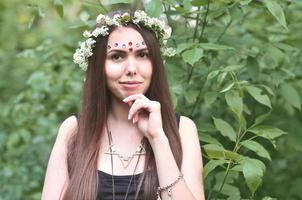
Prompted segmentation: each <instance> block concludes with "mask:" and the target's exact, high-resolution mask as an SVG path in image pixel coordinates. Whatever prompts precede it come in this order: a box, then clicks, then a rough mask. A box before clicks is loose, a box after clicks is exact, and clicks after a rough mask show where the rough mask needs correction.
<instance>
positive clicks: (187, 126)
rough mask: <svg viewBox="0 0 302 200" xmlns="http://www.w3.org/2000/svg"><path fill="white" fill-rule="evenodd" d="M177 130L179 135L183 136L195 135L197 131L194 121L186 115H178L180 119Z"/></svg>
mask: <svg viewBox="0 0 302 200" xmlns="http://www.w3.org/2000/svg"><path fill="white" fill-rule="evenodd" d="M179 132H180V134H181V135H180V136H185V135H188V134H190V135H192V134H194V135H197V134H198V131H197V127H196V124H195V122H194V121H193V120H192V119H190V118H189V117H186V116H180V120H179Z"/></svg>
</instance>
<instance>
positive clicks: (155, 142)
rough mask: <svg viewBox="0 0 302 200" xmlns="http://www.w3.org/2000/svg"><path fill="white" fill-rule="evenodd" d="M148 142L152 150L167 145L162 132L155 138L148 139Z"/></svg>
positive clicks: (165, 137) (166, 139)
mask: <svg viewBox="0 0 302 200" xmlns="http://www.w3.org/2000/svg"><path fill="white" fill-rule="evenodd" d="M148 140H149V143H150V145H151V146H152V148H155V147H156V146H163V145H166V144H167V145H169V140H168V138H167V136H166V135H165V133H164V132H163V133H162V134H160V135H158V136H156V137H152V138H148Z"/></svg>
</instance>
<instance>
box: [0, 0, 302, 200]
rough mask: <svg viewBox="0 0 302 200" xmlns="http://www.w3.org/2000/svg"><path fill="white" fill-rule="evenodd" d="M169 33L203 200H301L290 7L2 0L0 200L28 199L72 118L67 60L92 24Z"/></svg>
mask: <svg viewBox="0 0 302 200" xmlns="http://www.w3.org/2000/svg"><path fill="white" fill-rule="evenodd" d="M116 9H143V10H146V12H147V13H148V14H149V15H151V16H155V17H160V16H161V17H163V18H164V19H165V20H166V21H167V22H168V23H169V25H170V26H171V27H172V29H173V32H172V37H171V40H170V41H169V43H168V44H169V46H170V47H173V48H174V49H175V53H176V54H175V56H174V57H172V58H168V57H167V58H164V59H165V62H166V71H167V73H168V79H169V83H170V90H171V94H172V96H173V102H174V106H175V110H176V111H177V112H179V113H180V114H182V115H186V116H189V117H190V118H192V119H193V120H194V121H195V123H196V125H197V126H198V130H199V136H200V140H201V145H202V151H203V160H204V184H205V191H206V198H207V199H266V200H268V199H282V200H283V199H293V200H296V199H302V190H301V188H302V175H301V174H302V154H301V152H302V145H301V144H302V112H301V97H302V56H301V47H302V36H301V35H302V23H301V22H302V12H301V10H302V1H301V0H262V1H260V0H215V1H214V0H164V1H160V0H152V1H137V0H112V1H109V0H108V1H97V0H87V1H78V0H77V1H76V0H66V1H63V0H40V1H29V0H22V1H21V0H2V1H1V2H0V45H1V48H0V121H1V122H0V200H18V199H40V197H41V191H42V187H43V181H44V175H45V171H46V166H47V161H48V158H49V155H50V151H51V148H52V145H53V144H54V141H55V138H56V134H57V131H58V127H59V126H60V124H61V122H62V121H63V120H64V119H65V118H67V117H68V116H70V115H71V114H72V113H74V112H79V110H80V109H81V108H80V106H81V96H82V86H83V79H84V76H85V74H84V72H82V71H81V70H80V69H79V68H78V67H77V66H76V65H75V64H74V63H73V61H72V56H73V53H74V50H75V49H76V48H77V46H78V43H79V41H82V40H83V37H82V32H83V31H84V30H86V29H88V28H91V27H92V26H93V24H94V21H95V18H96V16H97V15H98V14H100V13H107V12H109V11H111V10H116Z"/></svg>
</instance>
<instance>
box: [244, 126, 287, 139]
mask: <svg viewBox="0 0 302 200" xmlns="http://www.w3.org/2000/svg"><path fill="white" fill-rule="evenodd" d="M248 131H250V132H252V133H255V134H256V135H258V136H260V137H263V138H266V139H269V140H273V139H275V138H277V137H280V136H281V135H285V134H286V132H284V131H282V130H280V129H278V128H275V127H272V126H264V125H260V126H256V127H254V128H251V129H248Z"/></svg>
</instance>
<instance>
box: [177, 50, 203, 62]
mask: <svg viewBox="0 0 302 200" xmlns="http://www.w3.org/2000/svg"><path fill="white" fill-rule="evenodd" d="M202 56H203V50H202V49H200V48H194V49H190V50H186V51H184V52H183V53H182V57H183V59H184V61H185V62H187V63H189V64H190V65H192V66H193V65H194V64H195V63H196V62H197V61H198V60H199V59H200V58H202Z"/></svg>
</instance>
